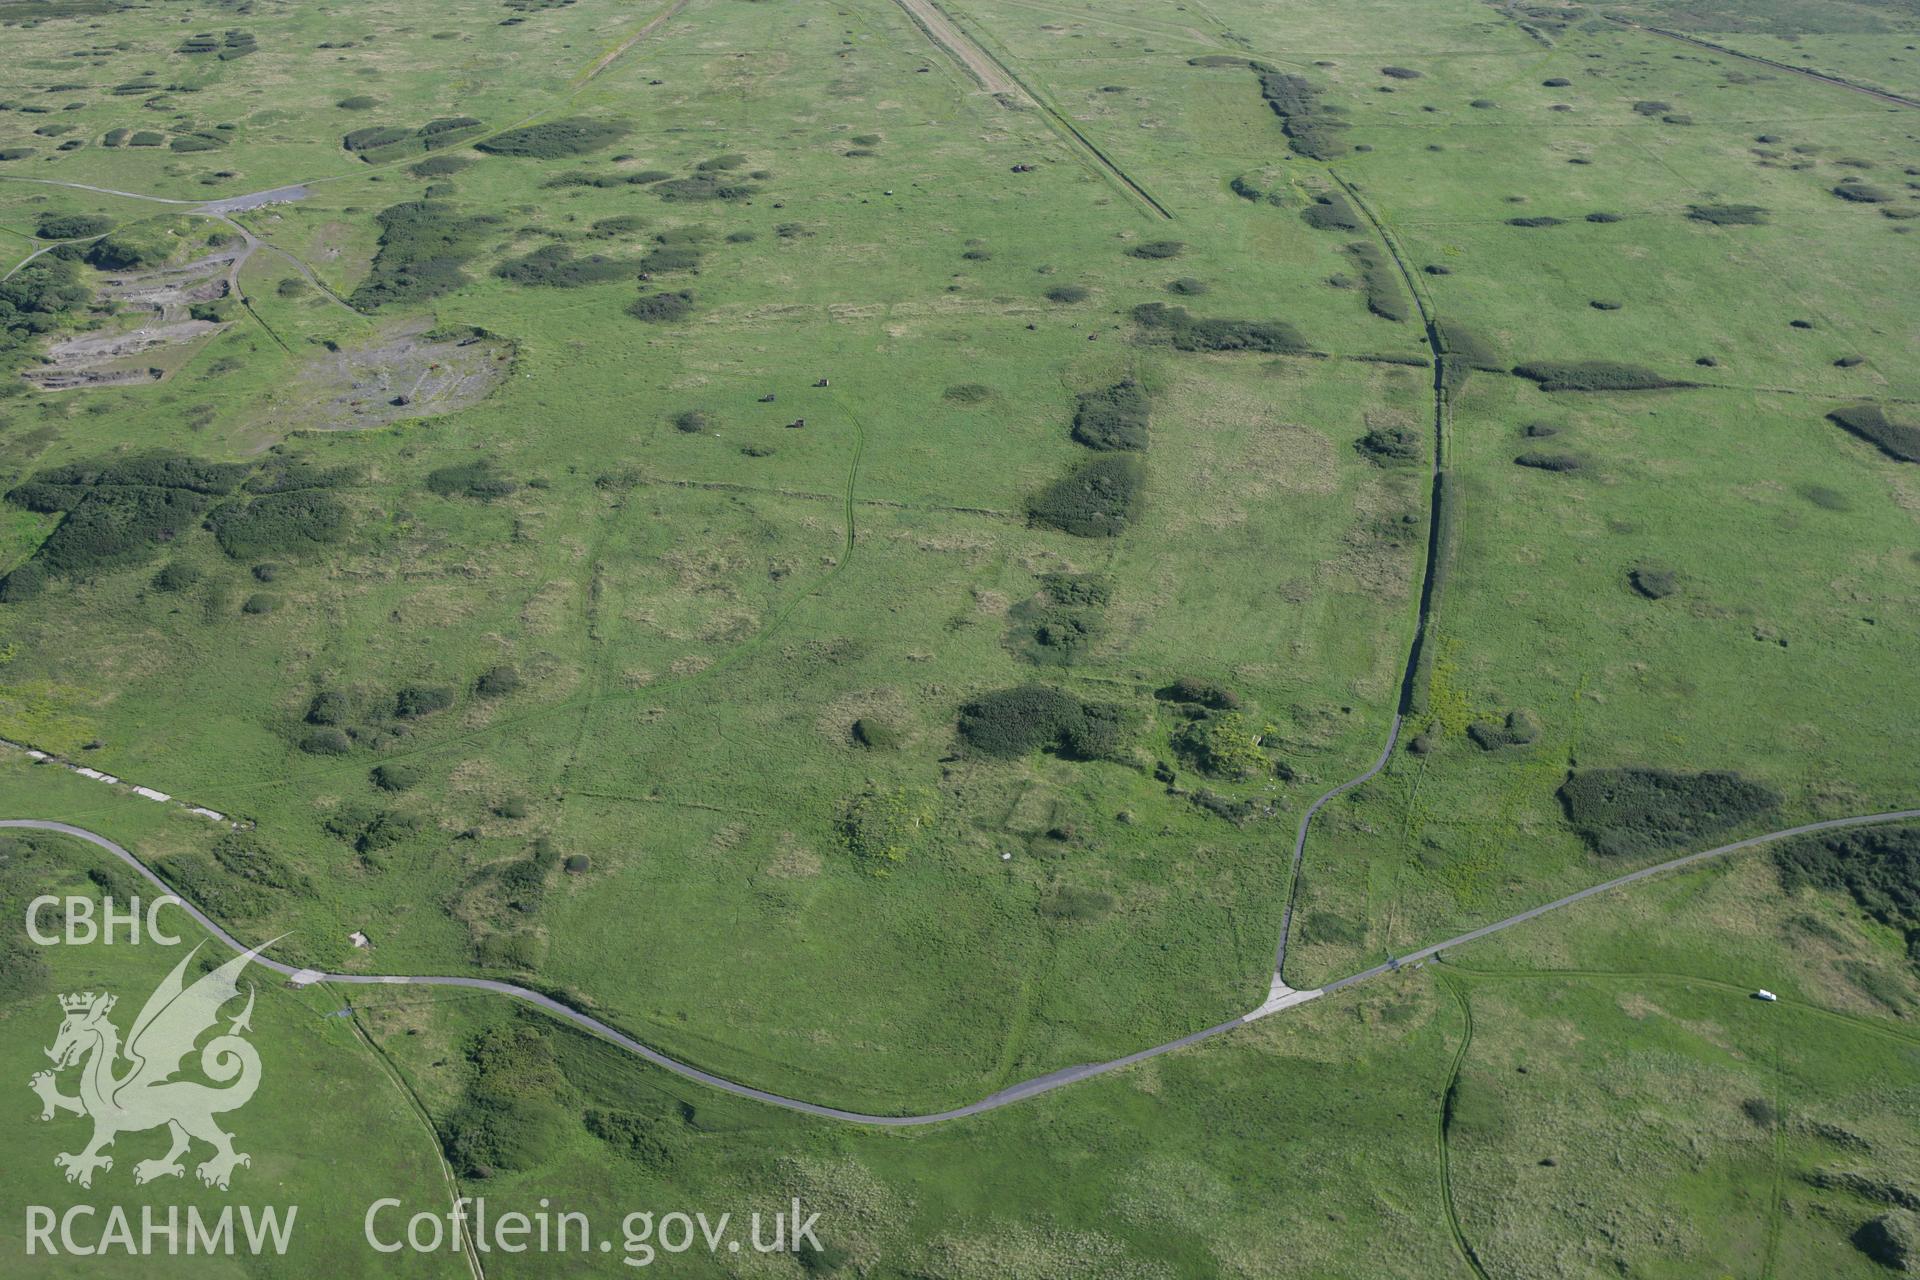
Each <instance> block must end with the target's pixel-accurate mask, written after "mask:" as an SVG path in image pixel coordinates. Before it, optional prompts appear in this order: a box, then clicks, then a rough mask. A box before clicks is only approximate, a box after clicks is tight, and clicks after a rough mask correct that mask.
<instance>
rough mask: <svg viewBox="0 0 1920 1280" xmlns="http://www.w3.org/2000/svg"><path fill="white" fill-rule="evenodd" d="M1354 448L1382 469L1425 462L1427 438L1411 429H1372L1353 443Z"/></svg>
mask: <svg viewBox="0 0 1920 1280" xmlns="http://www.w3.org/2000/svg"><path fill="white" fill-rule="evenodd" d="M1354 447H1355V448H1356V449H1358V450H1360V452H1361V453H1362V454H1363V455H1364V456H1365V457H1366V458H1368V459H1369V460H1370V461H1373V462H1377V463H1379V464H1380V465H1381V466H1383V467H1388V466H1405V465H1408V464H1412V463H1421V462H1425V461H1426V460H1427V447H1428V446H1427V437H1426V435H1425V434H1424V433H1422V432H1420V431H1416V430H1414V429H1413V428H1412V427H1374V428H1373V429H1372V430H1370V431H1368V432H1367V434H1365V435H1363V436H1361V437H1360V438H1359V439H1358V440H1356V441H1354Z"/></svg>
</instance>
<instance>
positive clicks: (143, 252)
mask: <svg viewBox="0 0 1920 1280" xmlns="http://www.w3.org/2000/svg"><path fill="white" fill-rule="evenodd" d="M166 257H167V251H166V248H165V247H164V246H161V245H157V244H141V243H138V242H136V241H132V240H126V239H122V238H121V237H119V236H108V237H106V239H104V240H96V241H94V242H93V245H92V247H90V248H89V249H88V250H87V252H86V255H85V257H84V259H83V260H84V261H85V262H86V264H87V265H88V266H90V267H93V268H95V269H97V270H100V271H133V270H137V269H138V268H140V267H152V266H158V265H159V264H160V263H162V262H164V261H166Z"/></svg>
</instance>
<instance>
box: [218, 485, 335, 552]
mask: <svg viewBox="0 0 1920 1280" xmlns="http://www.w3.org/2000/svg"><path fill="white" fill-rule="evenodd" d="M207 526H208V527H209V528H211V529H212V530H213V536H214V538H215V540H217V541H218V542H219V543H220V549H221V550H222V551H225V552H226V553H227V554H228V555H230V556H232V557H233V558H234V559H235V560H255V559H258V558H260V557H261V556H267V555H298V554H301V553H304V552H311V551H314V550H316V549H318V548H320V547H324V546H329V545H331V544H333V543H336V542H338V541H340V539H341V538H343V537H345V536H346V532H347V509H346V507H345V506H344V505H343V504H342V503H341V502H340V500H339V499H338V498H336V497H334V496H333V495H332V494H331V493H328V492H326V491H325V490H323V489H300V490H294V491H291V492H288V493H270V494H266V495H263V496H261V497H258V498H255V499H254V500H252V501H251V502H237V501H236V502H229V503H226V504H224V505H222V506H219V507H216V508H214V510H213V511H212V513H211V514H209V515H208V516H207Z"/></svg>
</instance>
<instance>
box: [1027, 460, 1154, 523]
mask: <svg viewBox="0 0 1920 1280" xmlns="http://www.w3.org/2000/svg"><path fill="white" fill-rule="evenodd" d="M1144 480H1145V470H1144V468H1142V467H1141V465H1140V462H1139V460H1138V459H1137V458H1134V457H1132V456H1131V455H1127V454H1109V455H1107V456H1105V457H1100V458H1094V459H1092V460H1091V461H1088V462H1083V463H1081V464H1080V465H1079V466H1077V467H1075V468H1074V469H1073V470H1071V471H1069V472H1068V473H1067V474H1066V475H1064V476H1062V477H1061V478H1060V479H1058V480H1055V481H1054V482H1053V483H1052V484H1050V485H1048V486H1047V487H1046V488H1044V489H1042V490H1041V491H1040V492H1039V493H1037V494H1035V495H1034V497H1033V498H1032V500H1031V501H1030V502H1029V503H1028V504H1027V512H1028V514H1029V515H1030V516H1031V517H1032V518H1033V521H1034V523H1035V524H1039V525H1045V526H1047V527H1049V528H1053V529H1059V530H1061V531H1063V532H1065V533H1071V534H1075V535H1077V536H1079V537H1082V538H1111V537H1115V536H1117V535H1118V534H1120V533H1121V532H1122V531H1124V530H1125V529H1126V527H1127V525H1128V524H1129V523H1130V522H1131V521H1132V519H1133V515H1134V505H1135V503H1137V502H1138V501H1139V497H1140V489H1141V486H1142V484H1143V482H1144Z"/></svg>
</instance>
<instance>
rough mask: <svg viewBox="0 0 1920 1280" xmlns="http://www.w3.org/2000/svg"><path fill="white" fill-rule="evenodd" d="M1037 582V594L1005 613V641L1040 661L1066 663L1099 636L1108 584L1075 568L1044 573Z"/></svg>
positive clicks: (1039, 663) (1083, 650) (1061, 664)
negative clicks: (1074, 571)
mask: <svg viewBox="0 0 1920 1280" xmlns="http://www.w3.org/2000/svg"><path fill="white" fill-rule="evenodd" d="M1040 585H1041V591H1040V594H1039V595H1037V596H1035V597H1033V598H1032V599H1029V600H1023V601H1021V602H1020V603H1019V604H1017V605H1015V606H1014V607H1013V608H1012V609H1011V610H1010V611H1009V613H1008V616H1009V618H1010V619H1011V621H1012V624H1013V625H1012V626H1011V628H1010V629H1009V641H1010V647H1012V648H1013V650H1014V651H1015V652H1016V653H1018V654H1020V656H1022V657H1024V658H1026V659H1027V660H1028V661H1030V662H1033V663H1036V664H1038V665H1041V666H1062V667H1064V666H1070V665H1072V664H1073V663H1074V662H1075V661H1076V660H1078V659H1079V658H1080V657H1081V656H1082V655H1083V654H1084V653H1085V652H1086V650H1087V649H1089V648H1090V647H1091V646H1092V645H1093V643H1094V642H1095V641H1096V640H1098V639H1099V638H1100V634H1101V632H1102V630H1103V619H1102V616H1101V610H1102V609H1104V608H1105V606H1106V604H1107V601H1108V599H1109V598H1110V595H1111V587H1110V586H1109V585H1108V583H1107V581H1106V580H1105V579H1104V578H1100V577H1098V576H1096V575H1093V574H1081V573H1054V574H1046V575H1043V576H1042V577H1041V579H1040Z"/></svg>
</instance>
